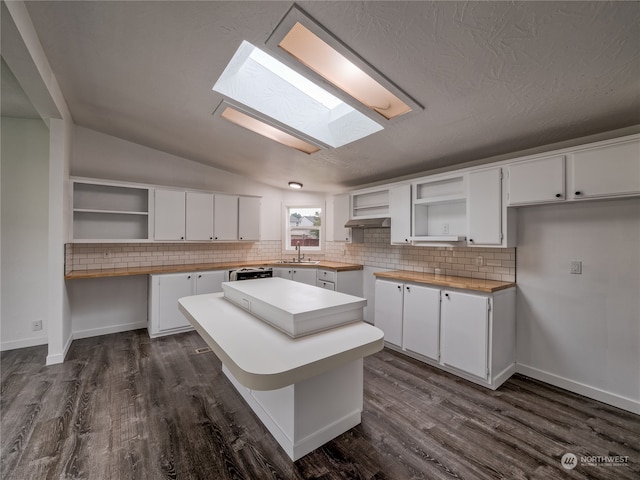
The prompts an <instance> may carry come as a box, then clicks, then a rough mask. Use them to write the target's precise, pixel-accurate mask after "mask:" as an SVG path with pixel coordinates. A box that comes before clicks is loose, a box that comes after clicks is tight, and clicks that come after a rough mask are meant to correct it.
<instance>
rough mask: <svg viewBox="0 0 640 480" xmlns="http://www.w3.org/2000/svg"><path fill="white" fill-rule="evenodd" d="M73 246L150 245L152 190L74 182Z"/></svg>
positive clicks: (81, 181) (72, 188) (72, 189)
mask: <svg viewBox="0 0 640 480" xmlns="http://www.w3.org/2000/svg"><path fill="white" fill-rule="evenodd" d="M71 193H72V196H73V200H72V212H73V221H72V228H71V235H70V237H71V239H72V241H73V242H105V241H108V242H117V241H127V242H141V241H149V238H150V229H151V227H150V218H149V205H150V204H151V203H152V198H151V190H150V189H149V188H148V187H143V186H139V187H138V186H129V185H113V184H108V183H101V182H91V181H84V180H73V181H72V187H71Z"/></svg>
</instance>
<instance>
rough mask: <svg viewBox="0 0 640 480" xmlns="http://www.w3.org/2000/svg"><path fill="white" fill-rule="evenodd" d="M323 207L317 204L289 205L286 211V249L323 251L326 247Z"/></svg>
mask: <svg viewBox="0 0 640 480" xmlns="http://www.w3.org/2000/svg"><path fill="white" fill-rule="evenodd" d="M322 210H323V209H322V207H321V206H319V205H318V206H315V205H304V206H287V207H285V209H284V212H285V218H284V223H285V236H284V250H285V251H286V252H295V251H296V247H297V246H298V245H299V246H300V249H301V251H302V252H305V251H306V252H321V251H322V250H323V248H324V226H323V222H322Z"/></svg>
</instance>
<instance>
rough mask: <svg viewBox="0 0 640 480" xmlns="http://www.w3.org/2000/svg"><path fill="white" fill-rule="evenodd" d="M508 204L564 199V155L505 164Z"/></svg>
mask: <svg viewBox="0 0 640 480" xmlns="http://www.w3.org/2000/svg"><path fill="white" fill-rule="evenodd" d="M507 178H508V181H509V194H508V202H509V205H526V204H529V203H545V202H557V201H559V200H564V198H565V194H564V156H563V155H560V156H556V157H546V158H540V159H538V160H530V161H527V162H521V163H514V164H512V165H509V166H507Z"/></svg>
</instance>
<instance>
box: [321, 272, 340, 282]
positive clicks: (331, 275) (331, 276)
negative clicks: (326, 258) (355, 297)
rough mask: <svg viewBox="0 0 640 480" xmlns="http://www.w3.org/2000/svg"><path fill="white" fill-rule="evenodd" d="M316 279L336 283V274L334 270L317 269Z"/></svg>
mask: <svg viewBox="0 0 640 480" xmlns="http://www.w3.org/2000/svg"><path fill="white" fill-rule="evenodd" d="M317 278H318V280H324V281H327V282H333V283H336V278H337V274H336V272H335V271H334V270H322V269H318V277H317Z"/></svg>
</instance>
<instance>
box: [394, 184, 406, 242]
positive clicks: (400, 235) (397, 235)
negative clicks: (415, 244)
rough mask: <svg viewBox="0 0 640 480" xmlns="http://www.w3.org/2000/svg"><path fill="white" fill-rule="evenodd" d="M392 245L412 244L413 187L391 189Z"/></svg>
mask: <svg viewBox="0 0 640 480" xmlns="http://www.w3.org/2000/svg"><path fill="white" fill-rule="evenodd" d="M389 214H390V217H391V243H392V244H396V245H397V244H411V185H397V186H395V187H391V188H390V189H389Z"/></svg>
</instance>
